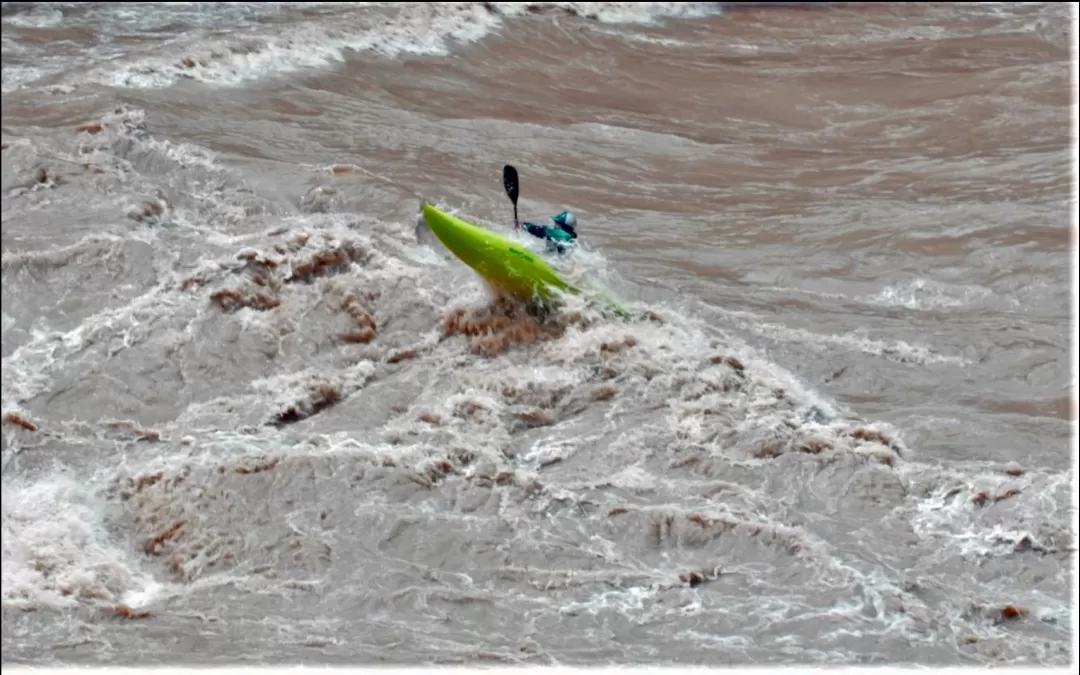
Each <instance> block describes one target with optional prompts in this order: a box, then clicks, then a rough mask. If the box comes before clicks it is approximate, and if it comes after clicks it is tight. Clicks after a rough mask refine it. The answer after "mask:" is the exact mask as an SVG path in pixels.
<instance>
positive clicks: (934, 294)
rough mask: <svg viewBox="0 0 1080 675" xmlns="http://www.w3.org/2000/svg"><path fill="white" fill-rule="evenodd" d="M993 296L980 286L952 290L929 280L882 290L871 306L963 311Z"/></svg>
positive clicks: (915, 281) (952, 287) (919, 280)
mask: <svg viewBox="0 0 1080 675" xmlns="http://www.w3.org/2000/svg"><path fill="white" fill-rule="evenodd" d="M988 295H990V290H989V289H986V288H980V287H978V286H950V285H947V284H941V283H938V282H935V281H932V280H927V279H921V278H920V279H913V280H911V281H907V282H904V283H900V284H893V285H891V286H886V287H885V288H883V289H881V292H879V293H878V294H877V295H874V296H872V297H871V298H869V302H871V303H872V304H876V305H882V306H885V307H905V308H907V309H915V310H928V309H946V308H950V307H963V306H965V305H969V304H971V303H972V302H974V301H977V300H979V299H982V298H985V297H986V296H988Z"/></svg>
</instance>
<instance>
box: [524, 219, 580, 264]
mask: <svg viewBox="0 0 1080 675" xmlns="http://www.w3.org/2000/svg"><path fill="white" fill-rule="evenodd" d="M551 222H552V223H554V224H555V226H554V227H552V226H551V225H537V224H536V223H530V222H529V221H527V220H526V221H525V222H523V223H521V227H522V229H524V230H525V231H526V232H528V233H529V234H531V235H532V236H534V237H537V238H540V239H543V240H544V241H546V242H547V246H548V250H549V251H554V252H556V253H560V254H562V253H566V252H567V251H568V250H570V249H571V248H572V247H573V246H574V245H575V244H576V243H577V229H576V228H577V218H576V217H575V216H574V214H573V213H571V212H570V211H561V212H559V213H556V214H555V215H554V216H552V217H551Z"/></svg>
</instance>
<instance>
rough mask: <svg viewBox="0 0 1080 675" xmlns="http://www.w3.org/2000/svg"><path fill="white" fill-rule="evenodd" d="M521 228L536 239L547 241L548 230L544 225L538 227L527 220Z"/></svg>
mask: <svg viewBox="0 0 1080 675" xmlns="http://www.w3.org/2000/svg"><path fill="white" fill-rule="evenodd" d="M521 227H522V229H524V230H525V231H526V232H528V233H529V234H531V235H532V236H534V237H539V238H540V239H547V228H546V227H544V226H543V225H536V224H534V223H530V222H529V221H527V220H526V221H525V222H524V223H522V224H521Z"/></svg>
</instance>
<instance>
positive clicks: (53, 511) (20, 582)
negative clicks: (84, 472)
mask: <svg viewBox="0 0 1080 675" xmlns="http://www.w3.org/2000/svg"><path fill="white" fill-rule="evenodd" d="M83 484H85V481H80V482H76V481H75V480H74V479H73V478H71V477H70V476H67V475H65V474H53V475H51V476H49V477H48V478H46V479H44V480H41V481H39V482H34V483H19V482H16V481H7V480H5V481H4V488H3V525H2V530H3V572H2V575H3V602H4V604H5V605H12V606H18V607H34V608H37V607H43V608H70V607H74V606H76V605H78V604H80V603H85V602H90V603H92V604H94V603H124V604H128V605H131V606H136V607H137V606H140V605H145V604H147V603H149V602H151V601H152V600H153V599H154V598H156V597H157V596H158V594H159V593H160V592H161V590H162V589H163V588H164V586H163V585H162V584H160V583H158V582H156V581H155V580H153V579H152V578H151V577H149V576H148V575H146V574H144V573H143V572H142V571H140V570H139V569H138V565H137V564H136V562H135V561H134V560H133V558H132V554H131V551H132V550H134V549H133V547H131V546H130V545H125V543H123V542H119V541H116V540H115V538H114V537H112V536H110V534H109V532H108V529H107V525H106V521H105V518H104V515H103V513H104V508H105V503H104V502H103V501H102V500H101V499H99V498H98V497H97V496H95V495H94V494H92V493H91V492H90V491H89V490H88V489H87V488H85V487H83Z"/></svg>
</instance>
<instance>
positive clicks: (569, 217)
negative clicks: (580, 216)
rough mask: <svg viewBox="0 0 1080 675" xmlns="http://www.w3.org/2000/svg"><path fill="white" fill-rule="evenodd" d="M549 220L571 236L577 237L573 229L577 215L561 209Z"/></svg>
mask: <svg viewBox="0 0 1080 675" xmlns="http://www.w3.org/2000/svg"><path fill="white" fill-rule="evenodd" d="M551 220H553V221H554V222H555V224H556V225H558V226H559V227H561V228H562V229H564V230H566V231H567V232H569V233H570V236H571V237H573V238H574V239H577V231H576V229H575V228H577V217H576V216H574V214H573V213H571V212H569V211H563V212H562V213H560V214H558V215H556V216H555V217H554V218H552V219H551Z"/></svg>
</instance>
